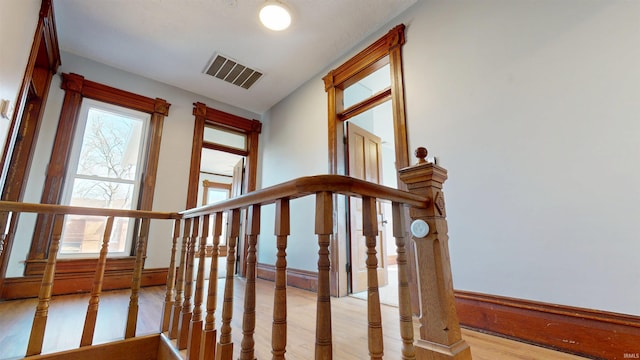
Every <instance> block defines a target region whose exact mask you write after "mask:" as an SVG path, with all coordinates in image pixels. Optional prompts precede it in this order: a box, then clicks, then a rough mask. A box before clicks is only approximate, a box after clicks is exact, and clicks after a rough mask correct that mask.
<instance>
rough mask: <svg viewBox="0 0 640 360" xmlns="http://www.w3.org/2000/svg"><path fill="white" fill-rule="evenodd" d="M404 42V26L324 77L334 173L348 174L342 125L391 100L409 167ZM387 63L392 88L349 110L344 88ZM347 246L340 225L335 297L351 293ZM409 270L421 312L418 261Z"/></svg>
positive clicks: (401, 162) (398, 142)
mask: <svg viewBox="0 0 640 360" xmlns="http://www.w3.org/2000/svg"><path fill="white" fill-rule="evenodd" d="M404 43H405V26H404V24H400V25H397V26H396V27H394V28H393V29H391V30H390V31H389V32H388V33H387V34H385V35H384V36H382V37H381V38H379V39H378V40H376V41H375V42H374V43H373V44H371V45H370V46H369V47H367V48H366V49H364V50H362V51H361V52H359V53H358V54H356V55H355V56H353V57H352V58H351V59H349V60H347V61H346V62H345V63H343V64H342V65H340V66H339V67H337V68H335V69H333V70H331V71H329V73H328V74H327V75H326V76H325V77H324V78H323V80H324V85H325V91H326V92H327V96H328V102H327V106H328V128H329V130H328V143H329V144H328V145H329V146H328V149H329V162H328V165H329V173H330V174H346V166H345V153H344V147H343V139H344V136H345V134H344V127H343V126H342V123H343V122H344V121H345V120H347V119H349V118H351V117H353V116H355V115H358V114H360V113H362V112H364V111H366V110H368V109H370V108H373V107H374V106H376V105H378V104H380V103H382V102H384V101H388V100H389V99H391V104H392V112H393V122H394V129H395V131H394V140H395V154H396V170H399V169H402V168H404V167H407V166H409V149H408V143H407V130H406V129H407V126H406V113H405V99H404V78H403V71H402V45H404ZM386 64H389V66H390V72H391V74H390V75H391V86H390V87H389V88H388V89H386V90H385V91H382V92H380V93H379V94H376V95H375V96H373V97H371V98H369V99H366V100H364V101H362V102H360V103H357V104H355V105H353V106H351V107H349V108H347V109H345V108H344V105H343V91H344V89H345V88H347V87H348V86H350V85H352V84H354V83H356V82H357V81H359V80H361V79H363V78H364V77H366V76H367V75H369V74H371V73H373V72H374V71H376V70H378V69H379V68H381V67H383V66H385V65H386ZM398 188H399V189H402V190H406V186H405V185H404V183H403V182H402V181H400V180H398ZM339 211H340V212H341V213H342V212H343V211H346V209H340V210H339ZM339 221H340V218H339V219H338V222H339ZM346 246H347V239H346V228H345V225H344V224H340V223H338V224H337V225H336V226H335V228H334V234H333V241H332V242H331V250H330V251H331V263H332V264H338V266H332V267H331V271H330V277H331V294H332V295H334V296H343V295H346V293H347V292H346V291H347V286H346V285H347V284H346V283H345V281H344V280H343V281H342V282H341V281H340V280H341V278H343V279H344V278H346V277H345V276H341V273H343V272H344V271H343V269H345V268H346V264H344V263H341V262H340V259H341V256H340V254H341V252H343V251H345V250H344V249H346ZM408 251H409V258H410V259H411V258H412V255H411V254H412V247H411V246H409V247H408ZM409 267H410V269H409V276H410V279H409V281H410V285H411V286H410V287H411V288H412V289H413V290H414V293H412V303H413V304H412V305H413V306H414V310H417V309H419V306H418V303H417V301H418V294H417V291H415V289H417V282H416V279H415V275H414V274H416V272H415V269H416V268H415V262H412V261H410V265H409ZM342 275H344V274H342Z"/></svg>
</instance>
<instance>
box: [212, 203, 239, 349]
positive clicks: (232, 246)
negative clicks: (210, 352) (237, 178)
mask: <svg viewBox="0 0 640 360" xmlns="http://www.w3.org/2000/svg"><path fill="white" fill-rule="evenodd" d="M228 216H229V219H228V222H229V227H228V229H227V235H228V238H227V273H226V274H227V275H226V281H225V284H224V298H223V303H222V316H221V317H222V325H221V326H220V340H219V342H218V344H217V346H216V360H231V358H232V357H233V341H232V339H231V319H232V317H233V277H234V276H233V274H234V271H235V265H236V244H237V241H238V235H239V234H240V209H237V208H236V209H233V210H231V211H229V214H228Z"/></svg>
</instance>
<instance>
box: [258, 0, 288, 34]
mask: <svg viewBox="0 0 640 360" xmlns="http://www.w3.org/2000/svg"><path fill="white" fill-rule="evenodd" d="M260 22H262V25H264V26H265V27H266V28H268V29H271V30H274V31H282V30H284V29H286V28H288V27H289V25H291V12H289V9H288V8H287V7H286V6H285V5H284V4H283V3H281V2H280V1H267V2H265V4H264V5H262V8H261V9H260Z"/></svg>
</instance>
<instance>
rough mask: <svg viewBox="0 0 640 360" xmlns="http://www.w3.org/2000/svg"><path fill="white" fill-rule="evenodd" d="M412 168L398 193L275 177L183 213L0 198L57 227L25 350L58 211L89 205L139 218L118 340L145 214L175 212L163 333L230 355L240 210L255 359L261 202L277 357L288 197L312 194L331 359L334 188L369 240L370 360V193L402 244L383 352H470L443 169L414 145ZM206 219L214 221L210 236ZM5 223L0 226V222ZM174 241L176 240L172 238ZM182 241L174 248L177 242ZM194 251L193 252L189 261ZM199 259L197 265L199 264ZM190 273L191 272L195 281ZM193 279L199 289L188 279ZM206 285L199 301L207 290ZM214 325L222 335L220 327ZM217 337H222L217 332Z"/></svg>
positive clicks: (372, 325) (326, 178)
mask: <svg viewBox="0 0 640 360" xmlns="http://www.w3.org/2000/svg"><path fill="white" fill-rule="evenodd" d="M419 157H420V161H419V163H418V164H417V165H416V166H413V167H409V168H406V169H402V170H401V171H400V178H401V180H402V181H404V182H405V183H406V184H407V187H408V189H409V191H408V192H407V191H401V190H397V189H392V188H388V187H385V186H381V185H377V184H373V183H369V182H365V181H362V180H358V179H355V178H351V177H346V176H339V175H320V176H311V177H303V178H299V179H295V180H292V181H289V182H286V183H283V184H280V185H276V186H272V187H269V188H265V189H262V190H258V191H255V192H252V193H249V194H246V195H243V196H240V197H237V198H233V199H230V200H227V201H224V202H220V203H216V204H213V205H208V206H204V207H200V208H195V209H190V210H186V211H183V212H181V213H179V214H172V213H157V212H142V211H118V210H97V209H86V208H73V207H64V206H55V205H32V204H16V203H6V202H0V221H5V222H6V221H7V217H8V214H9V212H38V213H48V214H54V215H55V225H56V226H55V227H54V234H53V238H52V241H51V245H50V248H49V260H48V263H47V267H46V270H45V274H44V276H43V281H42V287H41V290H40V298H39V303H38V307H37V309H36V314H35V317H34V325H33V329H32V333H31V339H30V342H29V346H28V350H27V356H29V355H35V354H39V353H40V351H41V349H42V340H43V335H44V328H45V325H46V318H47V308H48V302H49V300H50V297H51V289H52V284H53V279H54V274H55V261H56V253H57V250H58V243H59V240H60V234H61V231H62V223H63V217H64V215H65V214H75V213H81V214H87V215H102V216H108V217H109V219H112V218H113V217H119V216H124V217H132V218H136V219H141V226H140V227H139V229H140V230H139V233H138V234H137V237H136V238H137V246H136V266H135V270H134V274H133V277H132V279H133V280H132V288H131V301H130V305H129V314H128V316H129V317H128V321H127V326H126V330H125V338H128V337H133V336H135V327H136V315H137V311H138V303H137V297H138V292H139V289H140V275H141V273H142V267H143V259H144V256H145V251H146V245H147V238H148V229H149V220H150V219H165V220H170V219H173V221H174V231H173V237H172V239H173V241H172V247H171V257H170V264H169V266H168V269H169V271H168V276H167V287H166V296H165V301H164V308H163V311H162V320H161V329H160V331H161V332H166V335H167V336H168V338H169V339H172V340H175V345H176V347H177V348H178V349H179V350H186V357H187V358H188V359H214V358H215V359H220V360H231V359H232V357H233V353H234V349H233V348H234V343H233V341H232V336H231V333H232V326H231V325H232V318H233V298H234V296H233V295H234V281H233V280H234V269H235V258H236V256H235V254H236V251H237V249H236V247H237V243H238V237H239V235H240V216H241V214H242V212H243V211H246V214H247V215H246V230H245V233H246V239H247V245H248V246H247V257H246V265H247V266H246V267H247V272H246V285H245V294H244V311H243V314H242V341H241V343H240V349H239V354H240V355H239V359H240V360H254V359H255V358H256V356H255V340H254V335H255V331H256V326H255V324H256V317H255V315H256V284H255V282H256V265H257V261H256V246H257V243H258V236H259V235H260V224H261V222H260V217H261V209H262V206H264V205H267V204H275V205H276V214H275V235H276V248H277V255H276V257H277V260H276V263H275V284H274V285H275V292H274V299H273V303H274V307H273V322H272V334H271V343H272V354H273V357H272V359H285V353H286V345H287V316H286V314H287V284H286V269H287V260H286V245H287V239H288V236H289V233H290V229H289V228H290V226H289V225H290V208H289V202H290V200H292V199H295V198H300V197H305V196H314V197H315V215H314V216H315V234H316V235H317V244H318V273H317V281H318V286H317V307H316V336H315V359H332V358H333V346H332V328H331V295H330V276H329V275H330V274H329V271H330V268H331V263H330V257H329V247H330V243H331V239H332V236H333V234H334V231H335V223H334V214H335V210H334V198H335V195H336V194H340V195H345V196H351V197H358V198H361V199H362V208H363V211H362V217H363V219H362V223H363V225H364V226H363V235H364V237H365V240H366V241H365V242H366V248H367V251H366V254H367V258H366V265H367V285H368V290H367V291H368V296H367V299H368V300H367V301H368V304H367V318H368V339H369V341H368V352H369V358H370V359H382V357H383V353H384V349H383V341H382V339H383V336H382V331H383V327H382V320H381V319H382V316H381V311H380V297H379V290H378V273H377V268H378V263H377V251H378V250H377V249H376V244H377V239H376V237H377V236H378V233H379V232H378V228H377V226H378V221H377V213H376V206H377V205H376V203H377V201H389V202H391V203H392V209H393V211H392V213H393V235H394V237H395V239H396V246H397V264H398V283H399V290H398V291H399V293H398V295H399V321H400V332H401V334H400V335H401V338H402V343H403V344H402V347H401V354H390V355H389V356H391V357H392V358H398V357H400V358H402V359H471V354H470V350H469V347H468V345H467V344H466V342H465V341H464V340H462V337H461V333H460V327H459V324H458V319H457V315H456V310H455V303H454V297H453V285H452V279H451V270H450V264H449V253H448V245H447V242H448V237H447V223H446V218H445V215H446V213H445V207H444V197H443V193H442V184H443V182H444V181H445V180H446V177H447V176H446V170H444V169H443V168H440V167H438V166H436V165H434V164H430V163H427V162H425V161H424V158H425V157H426V150H425V151H424V152H422V151H421V152H420V154H419ZM407 209H409V211H408V212H409V213H410V217H411V218H412V219H413V223H412V224H411V230H412V234H413V239H414V244H415V253H416V258H417V272H418V273H417V279H418V281H417V282H418V285H419V289H418V293H419V296H420V310H421V314H420V323H421V324H420V334H419V339H414V333H413V316H412V310H411V302H410V294H409V282H408V268H407V239H408V238H409V237H408V231H407V227H406V225H407V224H408V221H407V219H406V217H405V214H406V213H407V211H406V210H407ZM224 213H227V216H228V219H227V224H228V227H227V229H226V236H227V239H226V240H227V248H228V253H227V262H226V270H227V271H226V281H225V284H224V293H223V302H222V309H221V312H220V317H221V326H220V328H219V329H216V327H215V323H216V321H215V314H216V312H217V309H216V304H217V296H218V294H217V279H218V276H217V269H218V263H217V261H218V249H219V245H220V237H221V234H222V233H223V231H222V226H223V224H222V217H223V214H224ZM210 223H212V224H213V226H212V227H211V228H212V229H213V230H212V231H213V233H212V234H209V228H210V226H209V225H210ZM109 224H111V222H108V225H107V230H105V235H104V239H105V240H104V242H103V248H102V251H101V254H100V261H98V267H97V270H96V280H95V283H94V290H93V291H92V294H91V300H90V301H89V306H88V310H87V322H86V323H85V331H86V332H87V335H86V337H85V335H84V334H83V337H82V344H81V345H87V344H91V333H92V327H95V313H96V312H97V306H98V302H99V295H100V285H101V281H102V276H103V274H104V260H105V259H106V247H105V246H107V245H105V244H108V238H109V232H110V225H109ZM2 225H3V224H0V228H2V229H4V226H2ZM209 235H211V236H212V238H213V254H212V261H211V266H210V268H209V282H208V289H207V290H206V291H205V283H206V282H205V271H206V269H205V256H206V255H205V253H206V250H205V249H206V239H207V238H208V237H209ZM179 245H180V246H179ZM178 246H179V249H180V251H178ZM196 260H198V261H196ZM196 263H197V268H196V269H194V267H195V264H196ZM194 273H195V279H194ZM194 283H195V288H194V286H193V285H194ZM205 293H206V296H207V298H206V301H205V299H204V295H205ZM218 333H219V334H218ZM218 335H219V336H218Z"/></svg>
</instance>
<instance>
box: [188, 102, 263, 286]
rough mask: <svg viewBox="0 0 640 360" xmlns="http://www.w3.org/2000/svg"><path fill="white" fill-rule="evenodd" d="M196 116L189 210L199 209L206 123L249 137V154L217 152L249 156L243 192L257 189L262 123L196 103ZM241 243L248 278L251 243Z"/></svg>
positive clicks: (194, 107)
mask: <svg viewBox="0 0 640 360" xmlns="http://www.w3.org/2000/svg"><path fill="white" fill-rule="evenodd" d="M193 115H194V116H195V124H194V127H193V146H192V147H191V166H190V170H189V186H188V190H187V203H186V208H187V209H191V208H194V207H196V206H198V187H199V186H200V184H199V181H200V180H199V179H200V165H201V162H202V161H201V160H202V159H201V157H202V148H203V146H204V145H205V144H204V140H203V137H204V128H205V125H206V124H211V125H216V126H221V127H224V128H227V129H230V130H233V131H237V132H240V133H243V134H245V135H247V151H238V149H233V148H226V147H224V146H215V150H221V151H228V152H231V153H234V154H238V155H242V156H245V158H246V159H247V164H246V170H245V174H244V181H243V183H244V189H243V193H248V192H251V191H254V190H256V174H257V171H258V138H259V135H260V132H261V131H262V123H261V122H260V121H258V120H255V119H253V120H250V119H246V118H243V117H240V116H237V115H233V114H229V113H226V112H224V111H220V110H217V109H214V108H210V107H208V106H207V105H206V104H204V103H201V102H197V103H194V104H193ZM243 223H245V222H243ZM240 243H242V244H244V246H243V247H242V248H240V246H239V247H238V257H239V258H240V263H239V268H240V274H241V275H243V276H244V274H245V273H246V261H245V258H246V254H247V251H246V245H247V242H246V241H241V242H240Z"/></svg>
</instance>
